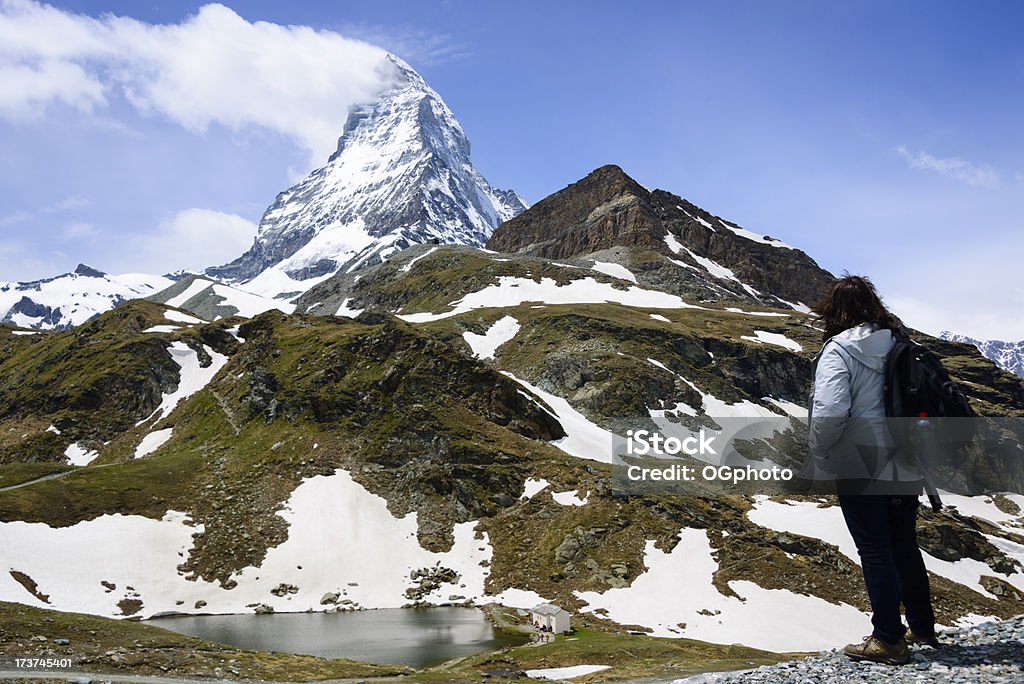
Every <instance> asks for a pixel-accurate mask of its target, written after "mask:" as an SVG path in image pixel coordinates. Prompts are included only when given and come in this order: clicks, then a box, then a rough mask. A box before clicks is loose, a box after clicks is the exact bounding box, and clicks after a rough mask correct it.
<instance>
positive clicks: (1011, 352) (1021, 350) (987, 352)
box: [939, 330, 1024, 378]
mask: <svg viewBox="0 0 1024 684" xmlns="http://www.w3.org/2000/svg"><path fill="white" fill-rule="evenodd" d="M939 337H940V338H942V339H944V340H949V341H951V342H960V343H963V344H973V345H974V346H975V347H977V348H978V350H979V351H980V352H981V353H982V354H983V355H984V356H985V357H986V358H988V359H991V360H992V361H994V362H995V363H996V365H997V366H999V367H1000V368H1002V369H1003V370H1008V371H1010V372H1011V373H1013V374H1014V375H1016V376H1018V377H1020V378H1024V341H1021V342H1003V341H1001V340H978V339H975V338H973V337H968V336H967V335H961V334H959V333H954V332H950V331H948V330H943V331H942V332H941V333H939Z"/></svg>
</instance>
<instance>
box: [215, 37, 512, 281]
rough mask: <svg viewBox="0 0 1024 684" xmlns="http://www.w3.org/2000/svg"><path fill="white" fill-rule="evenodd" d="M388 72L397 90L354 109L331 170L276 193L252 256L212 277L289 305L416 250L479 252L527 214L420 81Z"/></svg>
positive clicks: (391, 67) (389, 64)
mask: <svg viewBox="0 0 1024 684" xmlns="http://www.w3.org/2000/svg"><path fill="white" fill-rule="evenodd" d="M382 68H384V69H386V70H388V71H389V72H391V73H390V74H389V76H390V79H389V80H390V82H391V86H390V87H389V88H387V89H386V90H385V91H384V92H383V93H382V94H381V95H380V96H379V97H378V98H377V100H376V101H374V102H371V103H369V104H365V105H360V106H356V107H353V108H352V109H351V110H350V111H349V114H348V120H347V121H346V123H345V128H344V131H343V132H342V135H341V138H340V139H339V140H338V149H337V151H336V152H335V153H334V154H332V155H331V157H330V159H328V161H327V164H326V165H325V166H323V167H321V168H319V169H317V170H315V171H313V172H312V173H310V174H309V176H308V177H307V178H306V179H305V180H303V181H302V182H301V183H299V184H298V185H295V186H294V187H291V188H289V189H288V190H285V191H284V192H282V193H281V194H279V195H278V196H277V199H276V200H275V202H274V203H273V204H272V205H271V206H270V207H269V208H268V209H267V211H266V213H264V215H263V218H262V220H261V221H260V225H259V230H258V232H257V235H256V240H255V242H254V243H253V245H252V247H251V248H250V249H249V251H247V252H246V253H245V254H243V255H242V256H240V257H239V258H237V259H235V260H234V261H232V262H231V263H229V264H226V265H224V266H219V267H214V268H210V269H207V272H206V273H207V275H209V276H212V277H214V278H217V279H219V280H222V281H228V282H230V283H233V284H240V285H242V286H243V287H244V289H246V290H248V291H250V292H255V293H258V294H261V295H265V296H272V297H278V298H289V297H291V296H293V295H294V294H298V293H299V292H303V291H305V290H307V289H309V287H311V286H312V285H314V284H315V283H317V282H319V281H320V280H322V279H323V278H325V277H328V276H330V275H331V274H333V273H336V272H338V271H341V272H351V271H356V270H358V269H360V268H362V267H365V266H369V265H373V264H376V263H380V262H381V261H383V260H386V259H387V258H388V256H390V255H391V254H393V253H395V252H397V251H399V250H401V249H404V248H405V247H408V246H410V245H413V244H419V243H425V242H432V241H437V242H440V243H458V244H466V245H476V246H482V245H483V244H484V243H485V242H486V241H487V239H488V237H490V235H491V233H492V231H493V230H494V228H495V227H496V226H497V225H498V224H499V223H501V222H502V221H504V220H507V219H509V218H512V217H513V216H515V215H516V214H517V213H519V212H520V211H522V210H523V209H525V206H524V204H523V202H522V200H521V199H520V198H519V197H518V195H516V194H515V193H514V192H512V191H503V190H496V189H494V188H492V187H491V186H490V185H489V184H488V183H487V181H486V180H485V179H484V178H483V176H481V175H480V173H478V172H477V170H476V169H475V168H474V167H473V164H472V162H471V161H470V156H469V140H468V139H467V138H466V134H465V132H464V131H463V130H462V127H461V126H460V125H459V122H458V121H456V119H455V116H454V115H453V114H452V112H451V110H450V109H448V106H447V105H446V104H445V103H444V101H443V100H442V99H441V96H440V95H438V94H437V93H436V92H435V91H434V90H433V89H431V88H430V87H429V86H428V85H427V84H426V82H425V81H424V80H423V78H422V77H420V75H419V74H417V73H416V72H415V71H414V70H413V69H412V68H411V67H410V66H409V65H408V64H406V63H405V62H403V61H402V60H400V59H398V58H397V57H394V56H393V55H388V57H387V58H386V61H385V62H384V64H383V67H382Z"/></svg>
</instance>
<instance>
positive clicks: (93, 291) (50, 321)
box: [0, 264, 174, 330]
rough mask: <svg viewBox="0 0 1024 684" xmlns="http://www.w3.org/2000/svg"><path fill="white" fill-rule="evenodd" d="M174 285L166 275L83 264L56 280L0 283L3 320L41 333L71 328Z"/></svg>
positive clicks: (0, 317) (0, 319)
mask: <svg viewBox="0 0 1024 684" xmlns="http://www.w3.org/2000/svg"><path fill="white" fill-rule="evenodd" d="M173 284H174V281H173V280H171V279H169V278H166V277H163V276H157V275H147V274H142V273H125V274H122V275H107V274H106V273H103V272H102V271H98V270H96V269H95V268H92V267H90V266H86V265H85V264H79V265H78V268H76V269H75V270H74V271H72V272H71V273H64V274H62V275H58V276H55V277H53V278H46V279H44V280H33V281H29V282H22V283H14V282H8V283H5V282H0V321H2V322H3V323H11V324H13V325H17V326H20V327H23V328H37V329H40V330H60V329H63V328H71V327H74V326H76V325H81V324H82V323H85V322H86V321H88V320H90V319H92V318H95V317H96V316H98V315H99V314H101V313H103V312H104V311H109V310H110V309H112V308H114V307H115V306H117V305H118V304H121V303H122V302H126V301H128V300H129V299H140V298H142V297H148V296H150V295H153V294H156V293H157V292H160V291H161V290H163V289H165V288H167V287H170V286H171V285H173Z"/></svg>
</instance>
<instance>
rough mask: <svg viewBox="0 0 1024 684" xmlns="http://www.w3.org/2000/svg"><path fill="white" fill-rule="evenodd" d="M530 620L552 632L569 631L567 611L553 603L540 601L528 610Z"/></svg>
mask: <svg viewBox="0 0 1024 684" xmlns="http://www.w3.org/2000/svg"><path fill="white" fill-rule="evenodd" d="M530 622H531V623H533V624H534V625H537V626H539V627H543V628H545V630H546V631H550V632H552V633H553V634H567V633H568V632H569V629H570V626H569V611H567V610H565V609H564V608H561V607H559V606H556V605H555V604H553V603H542V604H540V605H539V606H536V607H535V608H533V609H532V610H531V611H530Z"/></svg>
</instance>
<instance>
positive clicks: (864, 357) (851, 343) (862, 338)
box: [832, 323, 894, 373]
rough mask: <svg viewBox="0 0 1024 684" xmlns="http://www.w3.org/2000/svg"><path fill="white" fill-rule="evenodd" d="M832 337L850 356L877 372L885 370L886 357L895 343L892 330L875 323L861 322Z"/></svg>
mask: <svg viewBox="0 0 1024 684" xmlns="http://www.w3.org/2000/svg"><path fill="white" fill-rule="evenodd" d="M832 339H833V340H834V341H835V343H836V344H838V345H839V346H840V347H842V348H843V349H845V350H846V351H847V352H848V353H849V354H850V356H852V357H853V358H855V359H857V361H859V362H860V363H862V364H864V365H865V366H867V367H868V368H870V369H871V370H873V371H875V372H876V373H881V372H883V371H884V370H885V357H886V355H887V354H888V353H889V350H890V349H892V346H893V343H894V340H893V336H892V331H891V330H889V329H888V328H879V327H878V326H877V325H875V324H874V323H861V324H860V325H858V326H856V327H853V328H850V329H849V330H844V331H843V332H841V333H839V334H838V335H836V336H835V337H833V338H832Z"/></svg>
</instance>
